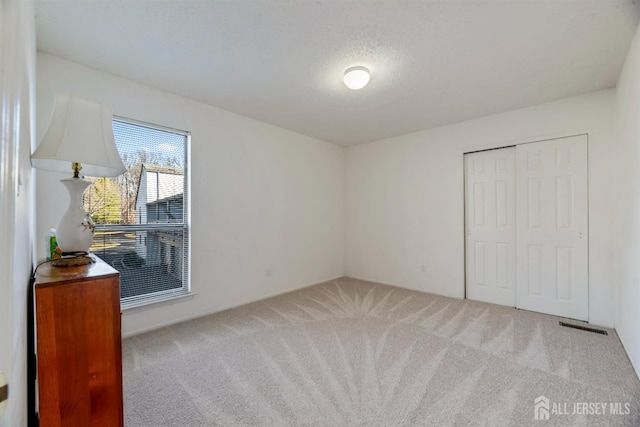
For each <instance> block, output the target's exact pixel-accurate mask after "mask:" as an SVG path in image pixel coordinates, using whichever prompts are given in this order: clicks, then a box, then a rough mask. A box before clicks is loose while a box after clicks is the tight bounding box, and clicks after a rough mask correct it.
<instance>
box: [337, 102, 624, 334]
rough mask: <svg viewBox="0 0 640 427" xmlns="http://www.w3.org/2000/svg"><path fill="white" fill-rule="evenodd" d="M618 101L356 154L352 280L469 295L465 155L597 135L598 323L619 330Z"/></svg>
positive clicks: (530, 111) (520, 115)
mask: <svg viewBox="0 0 640 427" xmlns="http://www.w3.org/2000/svg"><path fill="white" fill-rule="evenodd" d="M496 96H499V94H496ZM614 98H615V92H614V91H613V90H606V91H600V92H595V93H591V94H587V95H583V96H578V97H574V98H569V99H564V100H561V101H557V102H552V103H548V104H543V105H539V106H535V107H530V108H525V109H520V110H515V111H511V112H508V113H503V114H498V115H494V116H489V117H485V118H481V119H477V120H471V121H466V122H462V123H456V124H453V125H449V126H444V127H439V128H434V129H430V130H425V131H422V132H417V133H414V134H410V135H405V136H401V137H397V138H392V139H387V140H383V141H377V142H373V143H369V144H362V145H358V146H355V147H350V148H348V149H347V155H346V171H347V173H346V194H347V197H346V200H347V202H346V209H347V219H346V227H347V249H346V265H347V275H348V276H352V277H357V278H362V279H368V280H373V281H377V282H382V283H388V284H393V285H397V286H401V287H406V288H410V289H416V290H420V291H426V292H433V293H437V294H441V295H447V296H452V297H456V298H462V297H463V296H464V265H465V263H464V197H463V192H464V182H463V153H464V152H468V151H474V150H478V149H486V148H496V147H503V146H508V145H514V144H518V143H523V142H531V141H536V140H543V139H549V138H554V137H558V136H567V135H574V134H579V133H588V135H589V207H590V213H589V232H590V236H589V279H590V280H589V292H590V294H589V320H590V321H591V322H592V323H595V324H599V325H603V326H613V324H614V321H615V311H614V305H615V289H614V287H615V283H614V281H613V280H612V277H613V276H614V269H613V248H614V241H613V229H614V227H613V216H614V206H613V205H614V203H613V202H614V194H613V191H612V188H613V172H612V171H613V169H614V163H613V162H614V141H613V138H612V126H613V106H614ZM423 265H424V266H425V271H424V272H423V271H422V266H423Z"/></svg>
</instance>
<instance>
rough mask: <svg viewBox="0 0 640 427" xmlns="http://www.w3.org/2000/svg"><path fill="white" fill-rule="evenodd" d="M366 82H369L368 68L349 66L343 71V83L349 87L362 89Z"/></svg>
mask: <svg viewBox="0 0 640 427" xmlns="http://www.w3.org/2000/svg"><path fill="white" fill-rule="evenodd" d="M367 83H369V70H368V69H367V68H366V67H361V66H357V67H351V68H347V70H346V71H345V72H344V84H345V85H346V86H347V87H348V88H349V89H353V90H358V89H362V88H363V87H365V86H366V85H367Z"/></svg>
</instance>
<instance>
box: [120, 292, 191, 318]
mask: <svg viewBox="0 0 640 427" xmlns="http://www.w3.org/2000/svg"><path fill="white" fill-rule="evenodd" d="M195 295H196V294H195V293H194V292H190V291H182V292H172V293H170V294H163V295H156V296H152V297H148V298H144V299H140V300H137V301H131V302H124V303H122V302H121V303H120V310H121V311H122V312H123V313H124V312H128V311H132V312H135V311H136V309H137V308H145V307H148V306H150V305H158V304H162V303H171V302H174V301H176V300H179V299H183V298H189V297H193V296H195Z"/></svg>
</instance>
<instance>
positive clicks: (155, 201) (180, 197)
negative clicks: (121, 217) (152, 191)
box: [146, 193, 184, 206]
mask: <svg viewBox="0 0 640 427" xmlns="http://www.w3.org/2000/svg"><path fill="white" fill-rule="evenodd" d="M183 195H184V193H177V194H174V195H173V196H169V197H165V198H162V199H158V200H153V201H151V202H148V203H146V205H147V206H153V205H158V204H160V203H165V202H170V201H172V200H179V201H182V196H183Z"/></svg>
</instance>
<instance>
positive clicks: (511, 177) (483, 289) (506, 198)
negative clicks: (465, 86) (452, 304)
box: [465, 147, 516, 307]
mask: <svg viewBox="0 0 640 427" xmlns="http://www.w3.org/2000/svg"><path fill="white" fill-rule="evenodd" d="M514 167H515V147H508V148H501V149H498V150H489V151H481V152H477V153H469V154H466V155H465V193H466V195H465V199H466V200H465V206H466V215H465V216H466V218H465V221H466V234H467V235H466V241H467V242H466V264H467V265H466V287H467V298H469V299H473V300H478V301H485V302H491V303H494V304H502V305H508V306H511V307H514V306H515V305H516V287H515V277H516V276H515V253H516V249H515V198H514V189H515V169H514Z"/></svg>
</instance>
